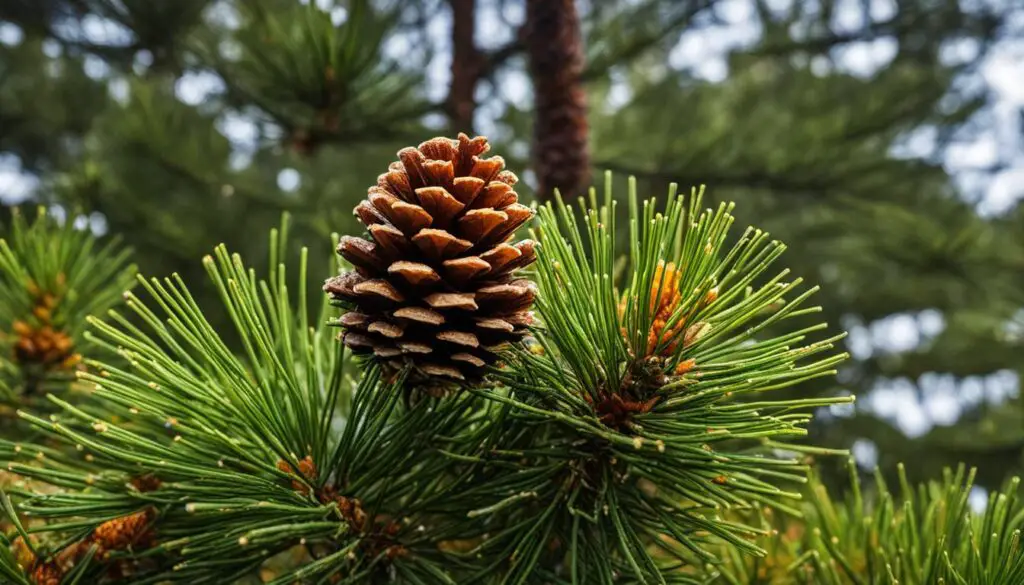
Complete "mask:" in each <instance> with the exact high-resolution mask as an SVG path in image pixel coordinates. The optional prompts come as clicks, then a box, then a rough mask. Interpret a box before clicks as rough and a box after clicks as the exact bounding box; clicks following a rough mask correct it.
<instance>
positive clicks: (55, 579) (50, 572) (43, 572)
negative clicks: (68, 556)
mask: <svg viewBox="0 0 1024 585" xmlns="http://www.w3.org/2000/svg"><path fill="white" fill-rule="evenodd" d="M63 580H64V571H62V570H61V568H60V567H58V566H57V564H56V563H40V564H38V565H36V567H35V568H34V569H32V583H33V584H34V585H60V582H61V581H63Z"/></svg>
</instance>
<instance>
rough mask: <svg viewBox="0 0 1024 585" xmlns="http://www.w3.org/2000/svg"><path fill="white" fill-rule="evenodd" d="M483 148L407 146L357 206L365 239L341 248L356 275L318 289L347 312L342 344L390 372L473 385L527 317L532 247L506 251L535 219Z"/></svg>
mask: <svg viewBox="0 0 1024 585" xmlns="http://www.w3.org/2000/svg"><path fill="white" fill-rule="evenodd" d="M488 149H489V145H488V144H487V139H486V138H483V137H478V138H472V139H471V138H469V137H468V136H466V135H465V134H460V135H459V138H458V140H451V139H448V138H434V139H432V140H428V141H427V142H424V143H423V144H421V145H420V146H419V147H418V148H411V147H410V148H405V149H402V150H401V151H400V152H399V153H398V156H399V159H400V160H399V161H396V162H393V163H391V166H390V167H389V170H388V172H386V173H384V174H382V175H381V176H380V177H379V178H378V179H377V184H376V185H375V186H373V187H371V188H370V190H369V196H368V197H367V199H366V200H364V201H363V202H361V203H360V204H359V205H358V206H357V207H356V209H355V212H356V215H357V216H358V217H359V219H360V221H362V222H363V224H365V225H366V226H367V228H368V230H369V235H370V239H362V238H355V237H344V238H342V239H341V242H340V244H339V246H338V253H339V254H341V255H342V256H343V257H344V258H345V259H346V260H348V261H349V262H350V263H351V264H352V265H353V266H354V267H355V270H352V271H349V272H345V273H343V274H341V275H340V276H338V277H335V278H332V279H330V280H328V281H327V284H326V285H325V286H324V290H326V291H327V292H328V293H330V295H331V296H332V297H333V299H334V300H335V301H336V302H338V304H341V305H342V306H344V307H346V308H348V309H349V310H350V311H349V312H348V313H346V314H345V315H343V316H342V317H341V318H340V319H339V321H338V324H339V325H340V326H341V327H342V328H343V329H344V336H343V337H344V343H345V345H347V346H348V347H349V348H351V349H352V350H353V351H354V352H356V353H361V354H366V355H372V356H374V357H375V358H376V359H377V360H378V361H379V362H380V363H381V364H382V365H383V366H384V367H385V369H386V370H389V371H391V372H395V371H398V370H400V369H402V368H403V367H405V366H407V365H411V366H412V367H413V373H414V374H418V375H419V377H420V378H421V379H437V378H439V377H440V378H450V379H456V380H469V381H473V380H475V379H478V378H479V377H480V375H481V374H482V371H483V367H484V366H486V365H488V364H491V363H494V361H495V360H496V355H497V354H496V352H497V350H498V349H499V348H500V347H501V346H503V345H504V344H506V343H508V342H511V341H515V340H517V339H519V338H521V337H522V336H523V335H524V334H525V333H526V327H527V325H529V324H530V323H531V321H532V319H533V315H532V313H531V312H530V311H529V309H530V306H531V305H532V304H533V299H534V295H535V288H534V286H533V284H532V283H530V282H528V281H526V280H521V279H516V278H515V277H514V276H513V275H514V273H515V271H516V270H518V269H520V268H523V267H525V266H527V265H529V264H530V263H532V262H533V261H534V260H535V258H536V257H535V254H534V242H533V241H531V240H523V241H521V242H518V243H515V244H512V243H510V240H511V238H512V237H513V235H514V233H515V231H516V230H517V229H518V228H519V227H520V226H522V225H523V224H524V223H525V222H526V221H528V220H529V219H530V218H532V217H533V211H532V210H531V209H530V208H528V207H526V206H524V205H521V204H520V203H518V196H517V195H516V193H515V191H513V190H512V187H513V186H514V185H515V184H516V182H517V181H518V179H517V178H516V176H515V174H513V173H512V172H510V171H507V170H503V169H504V166H505V162H504V160H503V159H502V158H501V157H498V156H495V157H490V158H482V155H483V154H484V153H485V152H487V150H488Z"/></svg>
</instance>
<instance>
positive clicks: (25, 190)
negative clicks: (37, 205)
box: [0, 154, 39, 205]
mask: <svg viewBox="0 0 1024 585" xmlns="http://www.w3.org/2000/svg"><path fill="white" fill-rule="evenodd" d="M38 186H39V179H38V178H37V177H36V176H35V175H32V174H30V173H26V172H24V171H23V170H22V168H21V160H20V159H19V158H18V157H16V156H14V155H12V154H0V202H2V203H3V204H4V205H16V204H18V203H22V202H23V201H26V200H27V199H29V198H30V197H32V193H33V192H34V191H35V190H36V188H37V187H38Z"/></svg>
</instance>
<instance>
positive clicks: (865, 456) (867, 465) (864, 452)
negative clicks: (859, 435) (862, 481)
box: [850, 439, 878, 469]
mask: <svg viewBox="0 0 1024 585" xmlns="http://www.w3.org/2000/svg"><path fill="white" fill-rule="evenodd" d="M850 453H852V454H853V458H854V460H855V461H856V462H857V465H860V466H861V467H863V468H864V469H874V468H875V467H877V466H878V445H876V444H875V443H874V441H869V440H867V439H857V440H856V441H854V442H853V445H850Z"/></svg>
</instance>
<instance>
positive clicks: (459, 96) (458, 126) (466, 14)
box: [445, 0, 484, 132]
mask: <svg viewBox="0 0 1024 585" xmlns="http://www.w3.org/2000/svg"><path fill="white" fill-rule="evenodd" d="M450 4H451V6H452V81H451V86H450V87H449V89H448V100H447V103H446V104H445V106H446V109H447V112H448V119H449V120H451V124H452V128H454V129H455V130H456V131H458V132H472V130H473V114H474V113H476V97H475V95H474V94H475V92H476V85H477V80H478V79H479V78H480V73H481V68H482V66H483V62H484V57H483V55H482V54H481V53H480V51H479V49H477V46H476V41H475V40H474V34H475V32H476V0H450Z"/></svg>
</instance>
